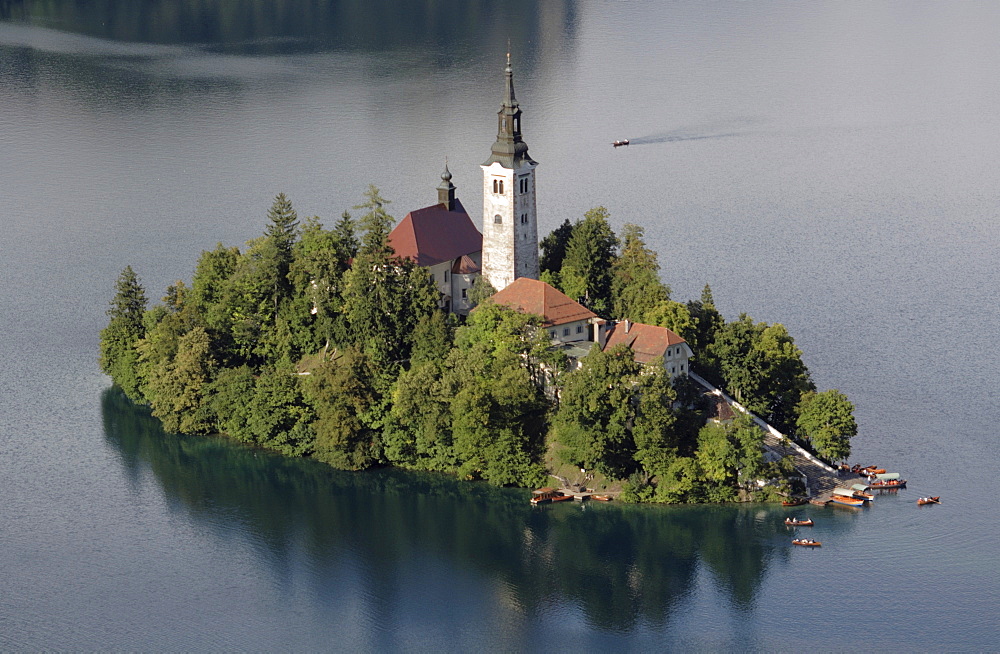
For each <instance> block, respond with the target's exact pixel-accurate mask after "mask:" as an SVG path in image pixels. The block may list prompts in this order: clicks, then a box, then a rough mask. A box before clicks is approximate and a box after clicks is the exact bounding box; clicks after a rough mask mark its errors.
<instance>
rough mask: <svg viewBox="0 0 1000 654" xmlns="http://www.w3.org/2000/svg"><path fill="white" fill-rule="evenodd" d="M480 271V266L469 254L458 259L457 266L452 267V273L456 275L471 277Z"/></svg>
mask: <svg viewBox="0 0 1000 654" xmlns="http://www.w3.org/2000/svg"><path fill="white" fill-rule="evenodd" d="M479 271H480V268H479V264H478V263H476V262H475V261H474V260H473V259H472V257H470V256H469V255H467V254H463V255H462V256H461V257H459V258H458V259H456V260H455V264H454V265H453V266H452V267H451V272H452V273H453V274H455V275H471V274H472V273H477V272H479Z"/></svg>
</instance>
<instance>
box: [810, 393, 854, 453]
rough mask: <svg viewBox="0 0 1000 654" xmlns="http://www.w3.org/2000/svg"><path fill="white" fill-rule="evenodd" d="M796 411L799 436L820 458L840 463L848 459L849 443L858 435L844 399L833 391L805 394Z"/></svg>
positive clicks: (848, 401)
mask: <svg viewBox="0 0 1000 654" xmlns="http://www.w3.org/2000/svg"><path fill="white" fill-rule="evenodd" d="M796 409H797V413H798V419H797V420H796V426H797V427H798V433H799V435H801V436H803V437H805V438H806V439H808V440H809V442H810V443H812V446H813V447H814V448H815V450H816V452H817V453H818V454H819V455H820V456H821V457H823V458H824V459H826V460H828V461H841V460H844V459H846V458H847V457H849V456H850V455H851V439H852V438H854V437H855V436H857V434H858V423H857V422H856V421H855V420H854V405H853V404H852V403H851V402H850V400H848V399H847V396H846V395H844V394H843V393H841V392H840V391H838V390H836V389H831V390H828V391H823V392H822V393H815V392H807V393H804V394H803V395H802V399H801V400H800V401H799V404H798V407H796Z"/></svg>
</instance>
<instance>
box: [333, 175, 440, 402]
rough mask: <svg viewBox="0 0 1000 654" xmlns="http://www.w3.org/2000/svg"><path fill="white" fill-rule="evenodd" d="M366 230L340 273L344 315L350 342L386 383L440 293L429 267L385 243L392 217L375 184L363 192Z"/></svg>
mask: <svg viewBox="0 0 1000 654" xmlns="http://www.w3.org/2000/svg"><path fill="white" fill-rule="evenodd" d="M365 196H366V202H365V203H364V204H362V205H359V208H363V209H367V211H368V212H367V213H366V214H365V215H364V216H363V217H362V219H361V225H362V226H363V227H364V228H365V234H364V237H363V239H362V244H361V249H360V250H358V255H357V257H355V259H354V265H353V266H351V269H350V270H349V271H348V272H347V273H346V274H345V276H344V287H345V291H344V314H345V318H346V319H347V324H348V326H349V337H350V338H351V339H352V342H353V343H354V344H356V345H357V346H358V347H360V348H361V349H363V350H364V351H365V353H366V354H367V355H368V356H369V357H370V359H371V361H372V364H373V365H374V366H375V367H376V369H377V370H378V371H379V372H378V374H377V377H379V378H380V379H382V380H384V381H382V382H379V384H380V387H382V388H384V387H385V386H387V383H388V379H389V378H395V376H396V374H397V373H398V367H399V366H400V365H401V364H402V362H403V361H404V360H405V359H407V358H408V357H409V353H410V348H411V347H412V345H413V331H414V328H415V327H416V325H417V323H418V322H419V321H420V319H421V318H423V317H425V316H429V315H430V314H431V313H432V312H433V311H435V310H436V309H437V307H438V301H439V299H440V293H439V292H438V290H437V288H436V287H435V286H434V283H433V280H431V277H430V275H429V274H428V273H427V270H426V269H424V268H420V267H419V266H417V265H416V264H415V263H413V262H412V261H411V260H408V259H407V260H399V259H397V258H396V256H395V253H394V252H393V250H392V247H391V246H390V245H389V232H390V231H391V227H392V222H393V219H392V217H391V216H389V215H388V214H387V213H386V212H385V209H384V208H383V207H384V206H385V204H387V201H386V200H385V199H383V198H382V197H381V195H380V194H379V191H378V189H377V188H375V187H374V186H370V187H369V188H368V191H367V192H366V194H365Z"/></svg>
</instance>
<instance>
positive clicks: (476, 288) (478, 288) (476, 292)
mask: <svg viewBox="0 0 1000 654" xmlns="http://www.w3.org/2000/svg"><path fill="white" fill-rule="evenodd" d="M496 292H497V289H495V288H493V284H490V280H488V279H486V278H485V277H484V276H482V275H479V276H477V277H476V280H475V281H474V282H472V288H470V289H469V293H468V295H469V304H470V305H472V308H476V307H478V306H479V305H480V304H482V303H483V302H485V301H486V300H488V299H489V298H491V297H493V296H494V295H495V294H496Z"/></svg>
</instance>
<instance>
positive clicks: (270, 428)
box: [244, 366, 316, 456]
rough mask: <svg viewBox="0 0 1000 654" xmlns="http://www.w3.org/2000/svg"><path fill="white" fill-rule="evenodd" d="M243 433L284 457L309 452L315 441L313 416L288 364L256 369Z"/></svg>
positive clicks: (293, 371) (247, 399)
mask: <svg viewBox="0 0 1000 654" xmlns="http://www.w3.org/2000/svg"><path fill="white" fill-rule="evenodd" d="M244 401H246V402H247V403H248V405H249V406H248V411H247V412H246V413H247V425H246V427H247V434H248V435H249V438H250V440H251V442H254V443H257V444H258V445H262V446H263V447H267V448H269V449H272V450H276V451H278V452H281V453H282V454H286V455H288V456H303V455H306V454H310V453H311V452H312V451H313V447H314V444H315V440H316V434H315V432H314V430H313V427H312V423H313V421H314V420H315V418H316V414H315V413H314V411H313V408H312V406H311V405H310V404H309V403H308V402H307V401H306V398H305V396H304V394H303V389H302V384H301V382H300V381H299V376H298V375H297V374H296V371H295V369H294V368H292V367H291V366H273V367H271V366H269V367H266V368H264V369H262V370H261V371H260V374H259V375H258V377H257V379H256V381H255V383H254V392H253V394H252V395H251V396H250V397H249V398H245V400H244Z"/></svg>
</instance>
